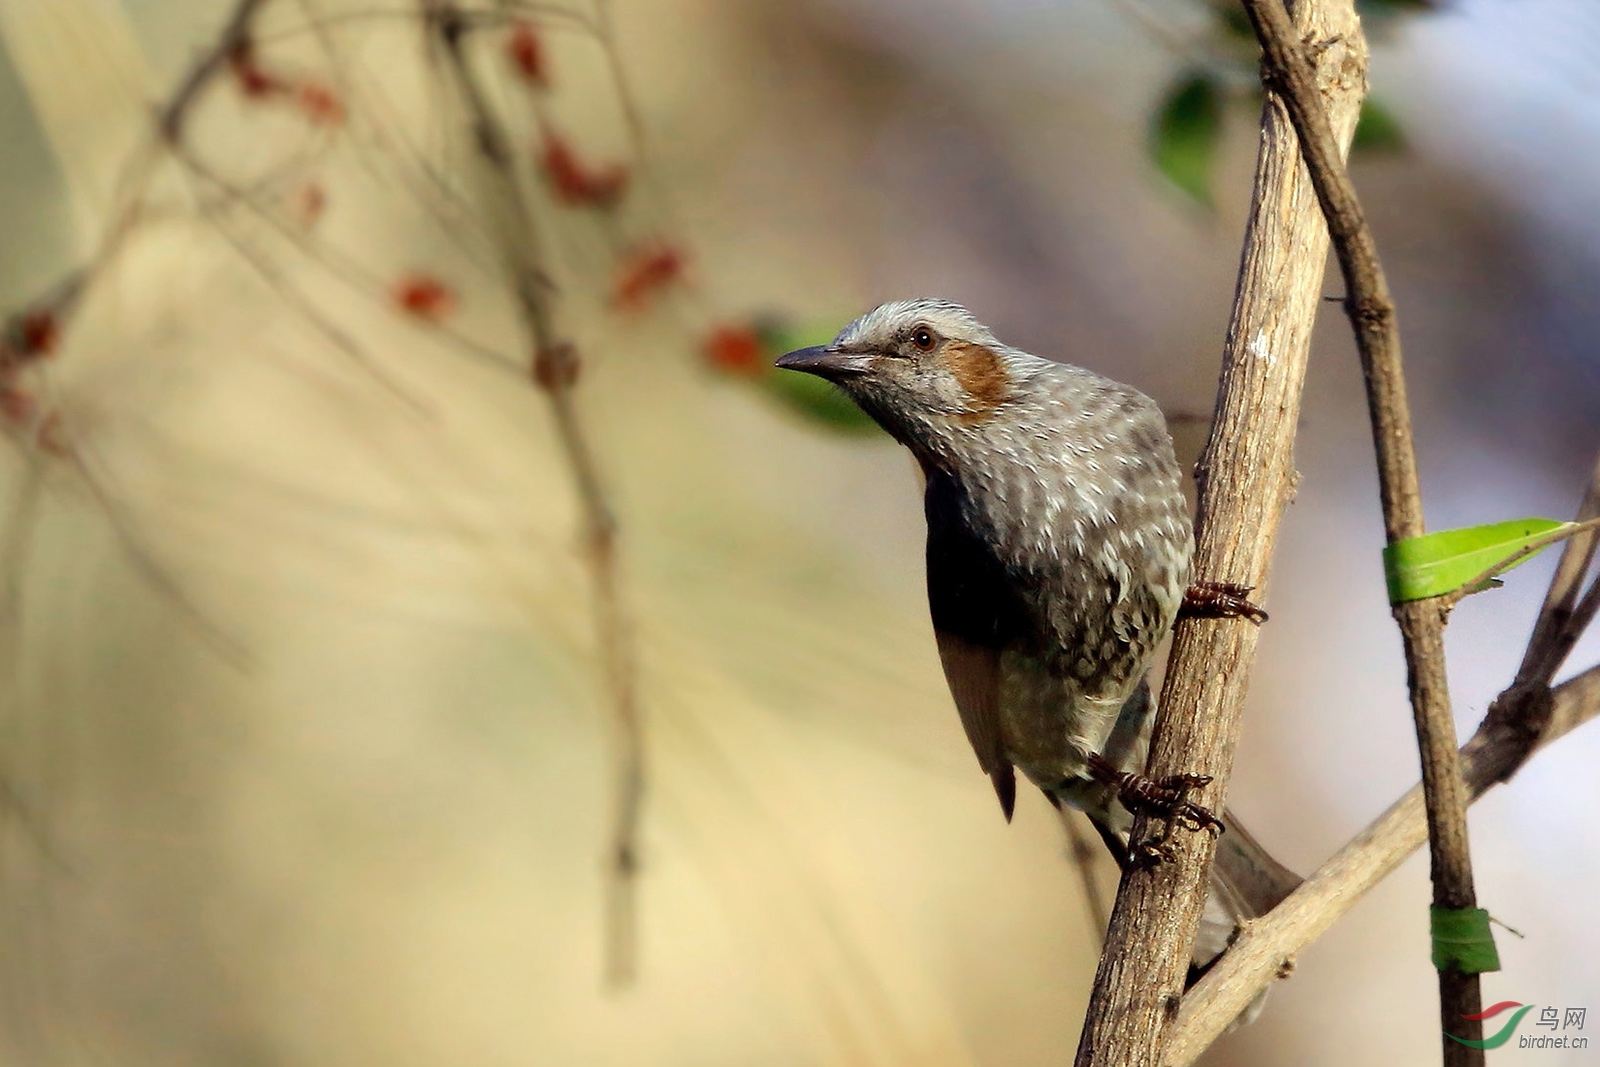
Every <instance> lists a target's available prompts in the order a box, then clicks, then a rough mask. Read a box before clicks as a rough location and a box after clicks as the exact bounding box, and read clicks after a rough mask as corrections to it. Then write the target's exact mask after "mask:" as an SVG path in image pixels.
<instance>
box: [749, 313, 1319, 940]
mask: <svg viewBox="0 0 1600 1067" xmlns="http://www.w3.org/2000/svg"><path fill="white" fill-rule="evenodd" d="M777 366H778V367H780V368H784V369H787V370H792V371H800V372H804V373H808V374H813V375H817V376H819V377H821V378H823V379H826V380H827V381H830V382H832V383H833V384H834V385H835V386H836V387H838V388H839V389H840V390H841V391H842V392H843V393H844V394H845V396H847V397H848V398H849V399H850V400H852V401H854V402H855V404H856V405H857V406H859V407H860V408H861V410H862V411H863V412H865V413H866V414H867V415H868V416H869V417H870V418H872V419H873V421H875V422H876V423H877V424H878V425H879V426H880V427H882V428H883V429H884V430H885V431H886V432H887V433H888V434H889V435H890V436H891V437H893V438H894V439H895V440H897V441H898V442H900V443H901V444H902V445H904V446H905V447H906V448H908V449H909V450H910V452H911V454H912V456H913V457H914V458H915V459H916V462H917V464H918V465H919V466H920V468H921V470H922V474H923V476H924V483H925V488H924V497H923V504H924V513H925V516H926V519H927V529H928V536H927V585H928V606H929V610H930V614H931V616H932V622H933V630H934V636H935V641H936V644H937V646H938V652H939V659H940V662H941V664H942V666H943V669H944V675H945V679H946V681H947V682H948V684H949V688H950V693H951V696H952V698H953V699H954V702H955V705H956V709H957V711H958V712H959V715H960V719H961V723H962V726H963V727H964V729H965V732H966V736H967V740H968V741H969V742H971V745H972V748H973V751H974V752H975V753H976V755H977V759H978V765H979V767H980V768H981V769H982V770H983V772H984V773H985V774H987V775H988V777H989V779H990V781H991V783H992V784H993V788H994V791H995V794H996V796H997V797H998V798H999V801H1000V806H1001V810H1002V811H1003V813H1004V815H1005V817H1006V820H1007V821H1010V819H1011V817H1012V813H1013V810H1014V808H1015V804H1016V771H1018V770H1020V771H1021V772H1022V774H1023V775H1024V776H1025V777H1026V778H1027V779H1028V780H1029V781H1031V782H1032V783H1033V784H1034V785H1035V786H1037V787H1038V788H1039V789H1040V790H1041V791H1042V792H1043V793H1044V795H1045V797H1046V798H1047V799H1048V800H1049V801H1050V802H1051V803H1052V804H1053V805H1054V806H1056V807H1057V808H1058V809H1059V808H1061V807H1062V806H1063V805H1066V806H1071V807H1075V808H1078V809H1079V810H1082V811H1083V812H1084V813H1085V814H1086V815H1087V816H1088V817H1089V819H1090V821H1091V822H1092V823H1093V825H1094V826H1095V828H1096V829H1097V830H1098V831H1099V833H1100V836H1101V837H1102V839H1103V840H1104V841H1105V842H1106V845H1107V847H1108V848H1109V849H1110V850H1111V852H1112V854H1113V855H1114V856H1115V857H1116V859H1117V860H1118V862H1119V863H1120V864H1122V865H1123V866H1127V865H1128V864H1129V863H1130V862H1136V861H1137V859H1138V858H1139V855H1138V847H1137V846H1134V845H1132V844H1131V843H1130V841H1129V834H1130V831H1131V828H1132V822H1133V813H1134V812H1135V811H1138V810H1143V811H1147V812H1152V813H1157V814H1163V815H1165V816H1166V817H1167V818H1168V827H1169V830H1170V828H1171V826H1172V825H1173V821H1174V820H1175V821H1176V822H1178V823H1181V824H1182V825H1186V826H1188V827H1190V828H1192V829H1201V828H1205V829H1210V830H1213V831H1215V832H1221V834H1222V837H1221V840H1220V841H1219V845H1218V850H1217V860H1216V863H1215V866H1214V869H1213V884H1212V893H1211V899H1210V901H1209V902H1208V907H1207V913H1206V920H1205V921H1203V922H1202V937H1201V939H1200V942H1199V943H1197V946H1196V951H1195V958H1196V962H1197V965H1199V964H1200V961H1201V958H1202V957H1203V956H1209V958H1215V955H1216V954H1217V953H1220V951H1221V947H1222V946H1223V945H1225V944H1226V939H1227V938H1228V937H1229V936H1231V934H1232V931H1233V929H1234V928H1235V927H1236V925H1237V922H1238V920H1241V919H1246V918H1253V917H1255V916H1258V915H1261V914H1264V913H1265V912H1266V911H1267V910H1269V909H1270V908H1271V907H1273V906H1275V905H1276V904H1277V903H1278V901H1280V900H1281V899H1282V898H1283V897H1285V896H1287V895H1288V893H1289V892H1290V891H1291V890H1292V889H1293V888H1294V886H1295V885H1297V884H1298V883H1299V881H1300V879H1299V877H1298V876H1297V875H1295V874H1294V873H1293V872H1291V871H1289V870H1288V869H1287V868H1286V867H1283V866H1282V865H1281V864H1279V863H1278V862H1277V861H1276V860H1274V859H1273V858H1272V857H1271V856H1270V855H1269V854H1268V853H1267V852H1266V851H1265V850H1264V849H1263V848H1262V847H1261V846H1260V845H1259V843H1257V842H1256V841H1255V839H1254V838H1253V837H1252V836H1251V835H1250V834H1249V833H1248V832H1246V831H1245V830H1244V829H1243V827H1242V826H1239V825H1238V821H1237V819H1236V818H1234V816H1233V815H1232V813H1231V812H1224V813H1223V815H1222V816H1221V817H1220V818H1219V817H1217V816H1215V815H1213V814H1212V813H1211V812H1209V811H1207V810H1206V809H1204V808H1201V807H1199V806H1197V805H1194V804H1191V803H1189V802H1188V792H1189V791H1190V790H1191V789H1193V788H1195V787H1197V786H1199V785H1202V784H1204V783H1205V782H1206V781H1207V780H1208V779H1203V778H1199V777H1190V776H1180V777H1179V778H1178V779H1175V780H1167V781H1162V782H1155V781H1151V780H1150V779H1147V778H1145V777H1144V776H1143V773H1142V771H1143V767H1144V763H1145V758H1146V755H1147V752H1148V747H1149V737H1150V728H1151V723H1152V721H1153V718H1154V707H1155V705H1154V701H1153V699H1152V697H1151V694H1150V686H1149V672H1150V665H1151V661H1152V659H1153V658H1154V656H1155V654H1156V652H1157V650H1158V648H1159V646H1160V644H1161V642H1162V641H1163V640H1164V639H1165V638H1166V636H1167V635H1168V633H1169V632H1170V631H1171V629H1172V626H1173V623H1174V621H1175V620H1176V618H1177V617H1178V615H1179V612H1180V611H1182V610H1193V611H1195V612H1197V613H1205V614H1239V615H1245V616H1248V617H1250V618H1252V619H1255V620H1256V621H1258V622H1259V621H1262V620H1264V619H1265V613H1264V612H1261V611H1260V609H1259V608H1257V607H1255V606H1254V605H1253V604H1251V603H1250V602H1249V601H1248V599H1247V597H1246V596H1245V594H1246V593H1248V590H1247V589H1241V588H1240V587H1236V586H1229V585H1223V584H1218V583H1194V584H1191V581H1190V577H1191V576H1190V563H1191V557H1192V555H1193V552H1194V527H1193V520H1192V518H1191V516H1190V512H1189V505H1188V503H1187V501H1186V500H1185V498H1184V495H1183V491H1182V483H1181V475H1180V470H1179V467H1178V463H1177V460H1176V458H1175V456H1174V453H1173V447H1172V438H1171V435H1170V434H1169V433H1168V431H1167V426H1166V421H1165V419H1164V417H1163V416H1162V413H1161V410H1160V408H1159V407H1158V406H1157V405H1156V404H1155V402H1154V401H1152V400H1151V399H1150V398H1149V397H1147V396H1145V395H1144V394H1143V393H1140V392H1139V391H1137V390H1136V389H1133V388H1132V387H1130V386H1127V385H1123V384H1121V383H1118V382H1115V381H1112V380H1111V379H1109V378H1106V377H1103V376H1101V375H1099V374H1096V373H1094V372H1092V371H1089V370H1085V369H1083V368H1080V367H1076V366H1072V365H1070V364H1066V363H1060V362H1056V361H1053V360H1048V359H1044V358H1041V357H1039V356H1035V355H1032V354H1030V353H1027V352H1024V351H1022V350H1020V349H1017V348H1013V347H1011V346H1009V345H1006V344H1003V343H1001V342H1000V341H999V340H998V339H997V338H996V337H995V335H994V333H993V332H992V331H991V330H990V329H989V328H988V327H986V326H984V325H983V324H982V323H980V322H979V321H978V320H977V319H976V318H974V317H973V315H972V314H971V313H970V312H969V311H967V309H966V308H964V307H962V306H961V305H959V304H955V303H951V302H948V301H944V300H933V299H917V300H901V301H894V302H891V303H886V304H883V305H881V306H879V307H877V308H875V309H873V310H872V311H869V312H867V313H866V314H864V315H862V316H861V317H860V318H858V319H856V320H855V321H854V322H852V323H850V324H849V325H848V326H846V327H845V328H844V329H843V330H842V331H840V333H839V334H838V336H837V337H835V338H834V340H833V341H832V342H831V343H830V344H826V345H820V346H816V347H812V348H803V349H799V350H797V351H794V352H789V353H787V354H785V355H783V356H781V357H780V358H779V359H778V360H777ZM1186 598H1187V599H1186ZM1208 924H1209V927H1208ZM1208 930H1209V932H1208ZM1208 939H1209V944H1208V943H1207V942H1208Z"/></svg>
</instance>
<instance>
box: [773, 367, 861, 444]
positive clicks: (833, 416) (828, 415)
mask: <svg viewBox="0 0 1600 1067" xmlns="http://www.w3.org/2000/svg"><path fill="white" fill-rule="evenodd" d="M759 384H760V385H761V386H762V388H763V389H764V390H765V391H766V393H767V395H768V396H771V397H772V398H774V399H775V400H777V401H778V402H780V403H781V404H783V406H784V407H786V408H788V409H789V410H790V411H793V412H795V413H796V414H798V415H802V416H804V417H805V418H806V419H808V420H809V421H811V422H814V423H819V424H821V425H822V426H825V427H827V428H828V429H830V430H839V431H843V432H845V433H851V434H866V433H873V432H875V431H876V430H877V429H878V424H877V423H875V422H873V421H872V420H871V419H870V418H868V417H867V416H866V414H865V413H864V412H863V411H862V410H861V409H860V408H858V407H856V405H855V403H854V401H852V400H850V398H849V397H847V396H845V395H844V394H843V393H841V392H840V391H839V390H838V388H837V387H836V386H834V385H832V384H830V383H828V382H825V381H823V380H822V379H821V378H818V377H815V376H814V375H810V374H796V373H795V372H793V371H782V370H774V371H773V372H772V373H771V374H768V375H765V376H764V377H763V378H762V379H761V381H760V383H759Z"/></svg>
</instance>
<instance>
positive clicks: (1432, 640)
mask: <svg viewBox="0 0 1600 1067" xmlns="http://www.w3.org/2000/svg"><path fill="white" fill-rule="evenodd" d="M1244 8H1245V13H1246V14H1247V15H1248V16H1249V18H1250V22H1251V24H1252V25H1253V26H1254V27H1255V31H1256V37H1257V39H1258V40H1259V41H1260V42H1261V49H1262V54H1263V58H1262V81H1263V83H1265V84H1266V85H1268V86H1269V87H1271V88H1273V89H1275V90H1276V91H1277V92H1278V93H1279V95H1280V98H1281V99H1282V100H1283V102H1284V105H1285V106H1286V108H1287V109H1288V112H1289V117H1290V119H1291V120H1292V121H1293V123H1294V126H1295V130H1296V132H1297V133H1298V134H1299V138H1300V146H1301V151H1302V152H1303V153H1304V156H1305V161H1306V163H1307V165H1308V167H1309V170H1310V174H1311V182H1312V185H1313V187H1314V188H1315V189H1316V191H1317V198H1318V200H1319V201H1320V202H1321V204H1322V209H1323V212H1324V214H1325V215H1326V216H1327V222H1328V229H1329V231H1330V232H1331V234H1332V235H1333V245H1334V251H1335V252H1336V254H1337V255H1338V258H1339V266H1340V269H1341V270H1342V271H1343V274H1344V281H1345V287H1346V294H1347V295H1346V297H1345V309H1346V311H1347V312H1348V313H1349V315H1350V322H1351V325H1352V326H1353V327H1354V329H1355V335H1356V346H1357V348H1358V349H1359V351H1360V353H1361V369H1362V372H1363V374H1364V376H1365V378H1366V387H1367V407H1368V409H1369V412H1370V415H1371V419H1372V438H1373V444H1374V446H1375V448H1376V451H1377V459H1378V482H1379V488H1380V492H1381V495H1382V501H1383V525H1384V531H1385V533H1386V534H1387V536H1388V540H1389V543H1390V544H1394V543H1395V542H1396V541H1402V540H1405V539H1407V538H1412V537H1420V536H1422V534H1424V533H1425V532H1426V528H1425V525H1424V522H1423V513H1422V486H1421V482H1420V479H1419V478H1418V476H1417V456H1416V444H1415V441H1414V438H1413V435H1412V429H1411V409H1410V406H1409V405H1408V404H1407V402H1406V386H1405V372H1404V369H1403V367H1402V362H1401V350H1400V326H1399V322H1398V320H1397V318H1396V316H1395V310H1394V301H1393V300H1392V299H1391V297H1390V295H1389V283H1388V280H1387V278H1386V277H1385V275H1384V271H1383V264H1382V262H1381V261H1380V260H1379V258H1378V250H1377V244H1376V242H1375V241H1374V239H1373V236H1372V230H1371V228H1370V227H1369V226H1368V225H1367V220H1366V215H1365V214H1364V212H1363V211H1362V210H1361V202H1360V200H1359V199H1358V198H1357V197H1356V192H1355V186H1354V184H1353V183H1352V182H1351V181H1350V175H1349V172H1348V171H1347V170H1346V168H1345V165H1344V160H1343V158H1342V155H1341V153H1340V149H1339V144H1338V141H1337V138H1336V137H1335V135H1334V131H1333V128H1332V126H1331V124H1330V123H1329V116H1328V114H1327V111H1326V110H1325V106H1324V102H1323V100H1322V96H1321V93H1320V92H1319V91H1318V89H1317V84H1316V73H1315V71H1314V69H1313V67H1312V65H1311V61H1310V59H1309V57H1308V55H1307V50H1306V47H1305V45H1304V44H1303V43H1302V42H1303V41H1305V40H1307V38H1306V37H1305V35H1304V34H1301V33H1299V32H1297V27H1296V26H1295V25H1294V24H1293V23H1292V22H1291V21H1290V18H1289V15H1288V13H1287V12H1286V11H1285V10H1284V7H1283V4H1282V0H1244ZM1311 40H1312V41H1313V43H1314V45H1315V46H1316V47H1318V48H1320V47H1322V46H1323V42H1322V41H1321V40H1320V39H1317V38H1311ZM1394 617H1395V621H1396V622H1397V623H1398V624H1399V626H1400V633H1401V637H1402V640H1403V642H1404V645H1405V656H1406V684H1407V688H1408V689H1409V690H1410V694H1411V708H1412V717H1413V719H1414V720H1415V724H1416V731H1417V750H1418V752H1419V754H1420V756H1421V760H1422V784H1423V791H1424V796H1425V798H1426V801H1427V808H1428V844H1429V851H1430V854H1431V856H1432V859H1433V904H1434V907H1436V908H1445V909H1452V910H1457V909H1464V908H1475V907H1477V903H1478V900H1477V893H1476V890H1475V889H1474V886H1473V878H1472V856H1471V849H1470V847H1469V843H1468V838H1467V796H1466V787H1465V785H1464V783H1463V781H1462V777H1461V762H1460V758H1459V756H1458V755H1457V752H1456V733H1455V721H1454V719H1453V718H1452V717H1451V713H1450V689H1449V683H1448V679H1447V677H1446V672H1445V660H1444V627H1445V621H1446V618H1447V617H1448V608H1447V607H1446V606H1445V605H1444V604H1443V603H1441V602H1439V601H1411V602H1407V603H1402V604H1397V605H1395V608H1394ZM1482 1007H1483V1004H1482V998H1481V991H1480V987H1479V981H1478V976H1477V975H1476V974H1463V973H1462V972H1461V970H1460V969H1459V968H1458V967H1457V966H1456V965H1455V964H1453V963H1450V964H1446V965H1445V966H1443V967H1441V968H1440V969H1439V1012H1440V1027H1441V1031H1442V1032H1443V1036H1441V1038H1440V1040H1441V1041H1442V1042H1443V1046H1444V1062H1445V1063H1446V1065H1461V1067H1466V1065H1469V1064H1481V1063H1483V1061H1484V1055H1483V1050H1482V1049H1476V1048H1470V1047H1467V1046H1465V1045H1462V1044H1461V1043H1460V1042H1457V1041H1453V1040H1451V1039H1450V1037H1449V1036H1448V1035H1449V1034H1455V1035H1457V1036H1459V1037H1462V1038H1466V1039H1469V1040H1480V1039H1481V1038H1482V1037H1483V1024H1482V1022H1481V1021H1477V1020H1472V1019H1468V1018H1466V1017H1467V1016H1470V1015H1476V1014H1478V1012H1480V1011H1481V1010H1482Z"/></svg>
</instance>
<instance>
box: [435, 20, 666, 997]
mask: <svg viewBox="0 0 1600 1067" xmlns="http://www.w3.org/2000/svg"><path fill="white" fill-rule="evenodd" d="M422 8H423V12H424V17H425V19H426V20H427V24H428V25H429V26H430V27H431V29H432V31H433V32H434V33H435V34H436V35H437V39H438V41H439V43H440V44H441V45H442V47H443V50H444V56H445V59H446V62H447V64H448V66H449V68H450V71H451V73H452V76H453V77H454V79H455V82H456V88H457V90H458V91H459V93H460V96H461V100H462V102H463V104H464V105H465V107H466V109H467V113H468V118H469V121H470V123H471V130H472V136H473V143H474V146H475V147H476V149H477V155H478V158H479V160H480V162H481V163H482V167H481V171H482V174H483V177H484V179H485V192H486V200H487V203H488V204H489V205H490V208H491V210H492V211H493V213H494V216H495V220H496V221H497V222H498V223H499V227H498V229H497V232H498V233H499V234H500V241H501V247H502V250H503V252H504V255H505V259H506V268H507V270H508V271H509V273H510V275H511V282H512V288H513V290H514V295H515V297H516V299H517V302H518V306H519V307H520V309H521V312H522V317H523V320H524V324H525V325H526V327H527V329H528V333H529V335H530V338H531V340H532V345H533V365H532V367H531V370H532V374H533V378H534V381H535V382H536V383H537V384H538V385H539V387H540V388H541V389H543V390H544V392H545V395H546V396H547V397H549V400H550V408H551V412H552V413H553V415H554V417H555V424H556V433H557V436H558V437H559V438H560V440H561V447H562V449H563V451H564V452H565V454H566V457H567V462H568V465H569V466H570V467H571V469H572V475H573V481H574V483H575V485H576V488H577V492H578V498H579V502H580V504H581V506H582V509H583V514H584V525H585V531H584V532H585V538H586V541H587V544H588V549H589V562H590V566H591V568H592V571H593V580H594V586H595V614H596V629H597V633H598V640H599V645H600V656H601V661H602V669H603V671H604V677H605V682H606V686H607V688H608V690H609V693H608V697H609V703H610V709H611V714H612V718H613V724H614V726H615V730H616V745H617V754H616V783H615V790H616V791H615V797H614V800H613V804H614V811H613V814H612V820H613V821H612V831H611V840H610V848H609V856H608V859H607V863H606V917H607V922H606V942H607V949H606V976H607V980H608V981H609V982H610V983H612V984H613V985H625V984H627V983H629V982H631V981H632V980H633V976H634V970H635V956H636V953H635V942H636V914H637V904H636V900H635V897H636V889H637V885H636V883H637V875H638V866H639V865H638V855H639V847H638V838H639V821H640V815H641V812H642V807H643V793H644V741H643V735H642V723H641V721H640V710H639V696H638V688H637V670H636V666H635V662H634V647H633V632H632V627H631V625H630V623H629V620H628V616H627V613H626V611H625V610H624V608H623V605H622V594H621V578H620V574H619V563H618V559H617V523H616V519H615V517H614V513H613V511H612V509H611V505H610V498H609V495H608V493H607V491H606V489H605V486H604V483H603V481H602V479H601V476H600V470H599V464H598V462H597V461H596V458H595V452H594V447H593V446H592V445H591V444H590V442H589V438H588V434H587V433H586V432H585V430H584V427H583V424H582V422H581V420H580V419H579V417H578V413H577V409H576V407H575V405H574V400H573V390H574V386H575V385H576V383H577V375H578V357H577V354H576V352H575V350H574V349H573V346H572V345H571V344H569V343H567V342H566V341H563V340H561V339H560V337H559V336H558V335H557V333H556V327H555V319H554V315H553V312H552V309H551V306H550V293H551V291H552V287H551V283H550V280H549V278H548V276H547V274H546V272H545V271H544V270H542V269H541V267H540V263H541V262H542V257H541V253H540V245H539V234H538V229H537V227H536V226H535V223H534V216H533V211H532V208H531V207H530V205H529V204H528V201H527V199H526V198H525V197H524V195H523V191H522V188H521V186H520V185H519V183H518V180H517V171H516V165H515V163H514V161H513V159H514V157H513V155H512V150H511V142H510V139H509V138H508V137H507V135H506V132H505V130H504V128H503V126H502V124H501V123H500V121H499V120H498V118H497V117H496V116H495V113H494V110H493V108H492V107H491V106H490V104H489V100H488V96H487V94H486V93H485V92H484V89H483V86H482V85H481V84H479V81H478V77H477V73H476V71H475V70H474V69H473V66H472V63H471V61H470V60H469V59H468V57H467V55H466V50H465V37H466V34H467V31H468V29H469V27H468V24H467V23H466V22H465V21H464V20H463V18H462V13H461V12H460V10H459V9H458V8H457V7H456V5H455V4H454V3H451V2H450V0H422Z"/></svg>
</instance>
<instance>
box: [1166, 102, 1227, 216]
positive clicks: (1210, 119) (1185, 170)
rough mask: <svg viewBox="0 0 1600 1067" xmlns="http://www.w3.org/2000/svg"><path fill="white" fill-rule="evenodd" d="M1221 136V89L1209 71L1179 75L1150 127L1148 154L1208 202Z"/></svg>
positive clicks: (1208, 204) (1185, 188)
mask: <svg viewBox="0 0 1600 1067" xmlns="http://www.w3.org/2000/svg"><path fill="white" fill-rule="evenodd" d="M1221 137H1222V92H1221V90H1220V89H1219V88H1218V86H1217V83H1216V81H1215V80H1213V79H1212V77H1211V76H1210V75H1209V74H1206V73H1203V72H1201V73H1194V74H1188V75H1185V76H1184V77H1181V78H1179V79H1178V80H1177V81H1176V82H1174V83H1173V85H1172V87H1171V88H1170V89H1168V90H1167V96H1166V100H1165V101H1164V102H1163V103H1162V105H1161V110H1160V111H1159V112H1157V113H1156V119H1155V123H1154V125H1153V126H1152V127H1151V130H1150V155H1151V157H1152V158H1153V159H1154V161H1155V164H1156V166H1157V167H1158V168H1159V169H1160V170H1161V173H1162V174H1164V175H1166V176H1167V179H1168V180H1169V181H1171V182H1172V184H1174V185H1176V186H1177V187H1178V188H1179V189H1182V190H1183V191H1184V192H1185V193H1188V194H1189V195H1190V196H1192V197H1194V199H1195V200H1197V201H1199V202H1200V203H1201V204H1202V205H1204V206H1205V207H1207V208H1209V207H1211V206H1212V199H1211V172H1212V169H1213V166H1214V164H1215V162H1216V157H1217V143H1218V142H1219V141H1220V140H1221Z"/></svg>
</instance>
